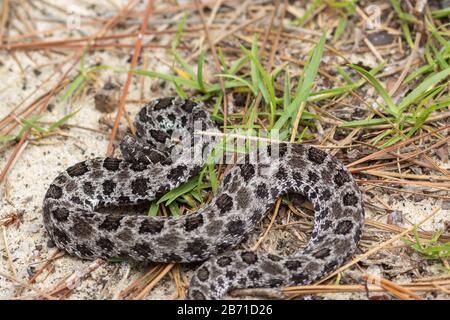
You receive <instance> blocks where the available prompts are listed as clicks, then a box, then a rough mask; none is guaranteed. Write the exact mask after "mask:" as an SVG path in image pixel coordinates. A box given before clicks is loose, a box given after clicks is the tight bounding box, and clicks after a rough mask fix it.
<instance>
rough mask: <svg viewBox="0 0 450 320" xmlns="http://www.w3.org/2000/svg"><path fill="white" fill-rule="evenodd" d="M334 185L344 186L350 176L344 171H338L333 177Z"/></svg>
mask: <svg viewBox="0 0 450 320" xmlns="http://www.w3.org/2000/svg"><path fill="white" fill-rule="evenodd" d="M333 181H334V183H335V184H336V185H337V186H338V187H342V186H343V185H344V184H346V183H347V182H349V181H350V176H349V174H348V173H347V172H345V170H343V169H339V170H338V172H337V173H336V174H335V175H334V177H333Z"/></svg>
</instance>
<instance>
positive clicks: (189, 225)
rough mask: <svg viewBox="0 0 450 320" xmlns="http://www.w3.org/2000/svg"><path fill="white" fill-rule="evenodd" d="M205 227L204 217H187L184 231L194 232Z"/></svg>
mask: <svg viewBox="0 0 450 320" xmlns="http://www.w3.org/2000/svg"><path fill="white" fill-rule="evenodd" d="M202 225H203V216H202V215H195V216H193V217H187V218H186V222H185V224H184V229H185V230H186V231H192V230H195V229H197V228H198V227H200V226H202Z"/></svg>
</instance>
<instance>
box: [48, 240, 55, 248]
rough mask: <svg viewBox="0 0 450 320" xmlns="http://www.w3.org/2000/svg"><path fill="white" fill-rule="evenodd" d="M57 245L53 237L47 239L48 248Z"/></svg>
mask: <svg viewBox="0 0 450 320" xmlns="http://www.w3.org/2000/svg"><path fill="white" fill-rule="evenodd" d="M54 247H55V243H54V242H53V240H52V239H48V240H47V248H49V249H51V248H54Z"/></svg>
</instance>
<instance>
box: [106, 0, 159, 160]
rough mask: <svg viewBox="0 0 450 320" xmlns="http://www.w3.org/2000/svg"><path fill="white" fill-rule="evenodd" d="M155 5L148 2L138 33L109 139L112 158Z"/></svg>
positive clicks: (108, 148)
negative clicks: (135, 69) (143, 40)
mask: <svg viewBox="0 0 450 320" xmlns="http://www.w3.org/2000/svg"><path fill="white" fill-rule="evenodd" d="M153 3H154V1H153V0H149V1H148V2H147V7H146V8H145V11H144V14H143V18H142V23H141V29H140V31H139V33H138V37H137V40H136V44H135V47H134V53H133V58H132V59H131V65H130V71H128V74H127V80H126V81H125V85H124V86H123V90H122V94H121V96H120V101H119V108H118V110H117V114H116V119H115V121H114V126H113V128H112V130H111V135H110V137H109V142H108V147H107V149H106V156H107V157H109V156H111V155H112V152H113V144H114V140H115V139H116V135H117V130H118V129H119V123H120V118H121V117H122V114H123V113H124V111H125V101H126V99H127V95H128V90H129V88H130V84H131V79H132V78H133V72H132V71H131V70H133V69H134V68H136V65H137V61H138V58H139V55H140V54H141V48H142V39H143V37H144V34H145V29H146V28H147V25H148V18H149V16H150V14H151V12H152V10H153Z"/></svg>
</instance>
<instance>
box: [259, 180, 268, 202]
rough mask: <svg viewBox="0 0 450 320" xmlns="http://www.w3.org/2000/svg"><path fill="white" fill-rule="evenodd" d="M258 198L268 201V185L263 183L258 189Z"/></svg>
mask: <svg viewBox="0 0 450 320" xmlns="http://www.w3.org/2000/svg"><path fill="white" fill-rule="evenodd" d="M256 197H257V198H259V199H267V198H268V197H269V193H268V192H267V185H266V184H265V183H264V182H263V183H260V184H258V186H257V187H256Z"/></svg>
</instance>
